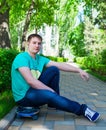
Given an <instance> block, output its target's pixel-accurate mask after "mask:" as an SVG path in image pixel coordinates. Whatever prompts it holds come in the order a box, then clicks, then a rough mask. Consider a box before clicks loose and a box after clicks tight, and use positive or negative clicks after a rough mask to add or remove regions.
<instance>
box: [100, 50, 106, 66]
mask: <svg viewBox="0 0 106 130" xmlns="http://www.w3.org/2000/svg"><path fill="white" fill-rule="evenodd" d="M101 63H102V64H105V65H106V49H104V50H103V51H102V52H101Z"/></svg>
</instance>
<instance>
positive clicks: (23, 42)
mask: <svg viewBox="0 0 106 130" xmlns="http://www.w3.org/2000/svg"><path fill="white" fill-rule="evenodd" d="M33 8H34V1H33V0H32V3H31V5H30V7H29V10H28V13H27V15H26V19H25V25H24V29H23V33H22V44H21V50H23V51H24V50H25V44H26V34H27V31H28V28H29V24H30V20H31V15H32V11H33Z"/></svg>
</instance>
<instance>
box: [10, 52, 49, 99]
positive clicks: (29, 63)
mask: <svg viewBox="0 0 106 130" xmlns="http://www.w3.org/2000/svg"><path fill="white" fill-rule="evenodd" d="M49 61H50V60H49V59H48V58H46V57H43V56H40V55H38V54H37V55H36V58H32V57H31V56H30V55H29V54H28V53H27V52H22V53H20V54H18V55H17V56H16V58H15V59H14V61H13V64H12V70H11V77H12V92H13V96H14V99H15V101H19V100H21V99H22V98H23V97H24V96H25V94H26V92H27V90H28V89H29V87H30V86H29V84H28V83H27V82H26V80H25V79H24V78H23V76H22V75H21V73H20V72H19V71H18V68H20V67H28V68H29V69H30V70H31V73H32V74H33V76H34V77H35V78H36V79H38V78H39V76H40V74H41V73H42V71H43V69H44V67H45V65H47V64H48V62H49ZM26 74H27V73H26Z"/></svg>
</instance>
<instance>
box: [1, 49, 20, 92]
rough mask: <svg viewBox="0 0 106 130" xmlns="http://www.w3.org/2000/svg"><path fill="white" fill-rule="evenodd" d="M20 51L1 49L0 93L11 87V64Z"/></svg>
mask: <svg viewBox="0 0 106 130" xmlns="http://www.w3.org/2000/svg"><path fill="white" fill-rule="evenodd" d="M17 54H18V51H16V50H12V49H0V92H1V91H3V90H5V89H8V88H10V86H11V64H12V61H13V59H14V58H15V56H16V55H17Z"/></svg>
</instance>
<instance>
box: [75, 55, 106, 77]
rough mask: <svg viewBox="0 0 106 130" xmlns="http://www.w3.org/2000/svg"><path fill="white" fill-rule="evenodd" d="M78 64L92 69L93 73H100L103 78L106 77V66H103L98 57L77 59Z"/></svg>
mask: <svg viewBox="0 0 106 130" xmlns="http://www.w3.org/2000/svg"><path fill="white" fill-rule="evenodd" d="M74 61H76V62H77V63H78V64H80V65H81V66H82V67H84V68H86V69H90V70H92V71H93V72H96V73H98V74H99V75H101V76H104V77H106V64H101V63H100V59H99V57H97V56H88V57H77V58H75V60H74Z"/></svg>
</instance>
